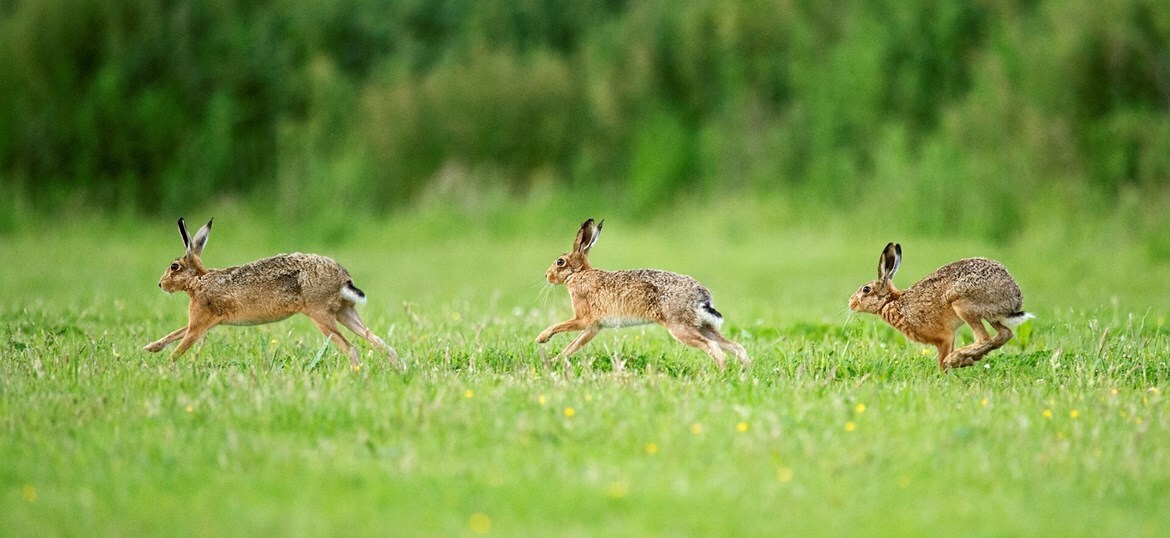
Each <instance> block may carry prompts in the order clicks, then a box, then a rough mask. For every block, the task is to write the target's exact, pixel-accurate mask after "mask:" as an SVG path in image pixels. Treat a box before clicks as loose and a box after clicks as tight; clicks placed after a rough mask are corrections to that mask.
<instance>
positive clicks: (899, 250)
mask: <svg viewBox="0 0 1170 538" xmlns="http://www.w3.org/2000/svg"><path fill="white" fill-rule="evenodd" d="M894 252H897V253H898V254H899V255H901V254H902V244H901V243H894Z"/></svg>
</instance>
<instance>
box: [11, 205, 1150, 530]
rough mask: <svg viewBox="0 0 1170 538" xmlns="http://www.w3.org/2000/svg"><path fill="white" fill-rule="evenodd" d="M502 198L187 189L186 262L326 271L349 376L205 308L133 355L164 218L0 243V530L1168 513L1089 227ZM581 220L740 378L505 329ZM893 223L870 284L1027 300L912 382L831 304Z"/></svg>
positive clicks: (689, 354)
mask: <svg viewBox="0 0 1170 538" xmlns="http://www.w3.org/2000/svg"><path fill="white" fill-rule="evenodd" d="M521 209H526V210H532V211H534V212H535V213H536V216H532V215H527V214H517V213H516V211H517V210H516V208H501V209H499V210H484V211H471V212H470V213H469V214H464V215H462V216H461V215H460V214H448V213H445V212H443V211H441V210H438V209H432V210H426V211H421V212H419V213H416V214H412V215H407V216H402V217H399V218H396V219H392V220H387V221H362V222H355V223H349V224H348V225H346V224H345V223H339V224H338V225H337V226H335V227H333V228H330V227H328V226H324V227H314V228H310V227H308V226H303V227H298V225H297V224H296V223H280V222H265V221H264V220H263V219H260V218H259V217H257V216H255V215H252V214H249V213H248V212H247V211H243V210H239V209H236V208H233V207H231V206H227V207H220V208H217V209H216V213H215V216H216V223H217V226H216V230H215V232H214V233H213V235H212V237H211V240H210V243H209V245H208V247H207V250H206V255H205V256H206V257H205V261H206V262H207V263H208V265H209V266H212V267H222V266H227V265H232V264H236V263H241V262H245V261H248V260H251V259H255V258H258V257H262V256H265V255H269V254H273V253H276V252H279V251H291V250H302V251H315V252H319V253H322V254H327V255H330V256H333V257H335V258H336V259H338V260H339V261H341V262H342V263H343V264H345V265H346V266H347V267H348V268H349V269H350V271H351V273H352V274H353V275H354V277H355V281H356V282H357V284H358V285H359V286H360V287H361V288H362V289H364V290H365V291H366V292H367V294H368V295H369V298H370V299H369V302H368V304H367V305H366V306H365V307H364V308H363V316H364V317H365V319H366V322H367V325H369V326H370V327H371V328H372V329H374V330H375V331H377V332H379V333H380V334H382V335H383V336H385V337H386V339H387V341H388V342H389V343H391V344H392V345H394V346H395V347H396V348H397V349H398V351H399V352H400V353H401V354H402V355H403V356H404V357H405V358H407V360H409V361H410V366H411V370H410V372H409V373H408V374H406V375H399V374H397V373H396V372H395V371H394V370H393V368H391V367H390V366H389V365H387V364H385V363H383V362H380V361H379V360H377V358H376V355H374V354H373V353H372V351H370V350H369V347H368V346H365V345H362V349H363V351H364V353H365V355H364V356H365V359H366V361H367V362H366V365H365V367H363V368H362V369H361V370H360V371H357V372H354V371H351V369H350V368H349V366H348V361H347V360H346V359H345V358H344V357H343V356H342V355H341V354H340V353H338V352H337V351H336V350H335V349H334V348H332V347H329V348H326V349H325V352H324V354H320V355H319V353H320V351H321V349H322V345H323V344H324V339H323V337H321V336H320V335H319V334H318V333H317V332H316V330H315V329H314V328H313V327H312V324H311V323H310V322H309V321H308V320H307V319H306V318H304V317H296V318H292V319H290V320H288V321H285V322H282V323H279V324H272V325H265V326H259V327H245V328H238V327H221V328H216V329H214V330H212V331H211V332H210V333H209V335H208V337H207V339H206V342H205V344H204V345H203V346H202V348H197V351H196V350H193V352H192V353H190V354H188V355H187V356H185V357H183V358H182V359H180V360H179V361H177V362H175V363H171V362H170V361H169V360H168V359H167V358H166V356H165V355H155V354H148V353H145V352H142V351H140V349H141V347H142V346H143V345H145V344H146V343H147V342H149V341H151V340H153V339H155V338H158V337H159V336H161V335H163V334H165V333H166V332H168V331H170V330H173V329H174V328H177V327H179V326H181V325H182V324H183V323H184V322H185V312H186V298H185V296H182V295H177V296H168V295H165V294H163V293H162V292H160V291H159V290H158V289H157V287H156V286H155V282H156V281H157V278H158V276H159V275H160V274H161V272H162V270H163V269H164V268H165V266H166V264H167V263H168V262H169V261H170V259H171V258H172V257H174V256H175V255H177V254H178V253H179V252H180V247H181V245H180V242H179V238H178V234H177V233H176V231H175V229H174V224H173V222H172V221H171V220H169V219H167V220H164V221H159V222H148V221H146V220H134V219H131V220H103V219H93V218H86V217H81V218H78V219H77V220H74V221H66V222H60V223H54V224H53V225H52V226H49V225H45V226H38V227H35V229H29V230H27V231H25V232H21V233H18V234H15V235H8V236H3V237H0V250H2V251H3V253H4V259H5V260H6V263H5V264H3V266H2V268H0V291H2V294H0V345H2V346H3V347H2V351H3V359H2V360H0V436H2V438H3V439H4V442H3V443H0V535H13V536H28V535H94V534H96V535H143V534H155V535H157V534H167V535H225V534H226V535H249V534H253V535H254V534H264V535H345V534H354V535H387V534H390V535H425V536H433V535H447V536H451V535H454V536H459V535H471V534H475V533H476V532H477V531H484V530H487V531H488V532H489V533H490V534H496V535H680V534H684V535H776V534H788V535H805V534H837V535H844V534H849V535H855V534H867V535H906V534H911V535H944V534H945V535H955V534H958V535H1038V534H1044V535H1058V536H1059V535H1086V536H1099V535H1124V536H1163V535H1165V534H1166V533H1167V532H1170V516H1167V515H1166V514H1170V414H1168V413H1167V411H1170V400H1168V399H1167V396H1166V391H1167V390H1170V387H1168V386H1167V385H1168V383H1167V381H1168V379H1170V365H1168V364H1167V357H1170V339H1168V334H1170V326H1167V324H1166V315H1167V313H1168V311H1167V309H1166V307H1165V305H1166V304H1167V301H1168V300H1170V290H1168V289H1167V288H1166V286H1165V282H1170V266H1167V265H1166V264H1165V263H1155V262H1150V261H1148V260H1147V259H1146V254H1145V251H1144V250H1143V247H1142V246H1141V245H1140V244H1136V243H1131V242H1128V241H1126V240H1125V239H1124V237H1122V238H1121V239H1118V237H1119V236H1118V235H1116V234H1115V233H1114V232H1116V230H1112V229H1110V228H1109V225H1108V224H1104V223H1099V224H1097V225H1094V226H1099V227H1098V228H1096V229H1093V228H1092V226H1090V225H1084V230H1089V231H1091V232H1092V233H1080V231H1079V230H1080V229H1077V228H1073V229H1068V228H1062V227H1060V226H1058V225H1057V223H1054V225H1053V226H1052V227H1051V228H1039V227H1038V228H1034V229H1031V230H1029V231H1026V232H1024V235H1022V236H1021V237H1020V238H1019V239H1018V240H1017V241H1014V242H1012V243H1011V244H1008V245H990V244H983V243H979V242H973V241H952V240H948V239H946V238H940V237H916V236H912V235H906V234H904V233H901V231H900V230H899V229H898V228H897V227H896V225H894V224H889V225H886V224H877V225H874V224H870V223H866V222H860V220H861V219H857V218H853V217H841V216H836V217H834V216H831V215H830V216H825V215H821V216H820V218H816V219H813V218H811V216H810V215H804V214H801V213H800V212H799V211H795V210H793V209H791V208H786V206H785V205H784V204H776V203H769V202H765V201H756V202H746V201H742V200H740V201H737V202H735V203H732V202H730V201H729V202H726V203H725V204H724V205H717V206H716V207H714V208H708V209H707V210H704V211H692V209H691V208H686V207H683V208H680V209H678V210H677V211H675V212H673V213H669V214H667V215H664V216H662V217H658V218H653V219H645V220H639V221H635V220H633V219H629V218H624V217H621V216H616V217H615V216H610V215H606V214H604V211H601V210H599V208H598V207H585V208H580V209H579V210H577V211H574V212H573V213H572V214H571V216H569V217H560V218H555V219H554V218H551V217H549V213H550V211H543V210H541V209H540V208H530V207H526V208H521ZM582 211H592V212H593V214H592V215H587V214H585V213H581V212H582ZM579 213H580V214H579ZM206 216H210V215H193V214H192V215H186V217H187V218H188V220H190V221H191V222H199V221H201V220H202V219H204V218H206ZM585 216H597V217H608V220H607V223H606V224H607V225H606V228H605V233H604V234H603V236H602V238H601V239H600V241H599V243H598V245H597V247H596V248H595V249H594V253H593V256H592V259H593V261H594V263H595V265H598V266H600V267H603V268H611V269H616V268H627V267H640V266H651V267H659V268H665V269H672V270H676V271H680V272H686V273H690V274H692V275H694V276H696V277H698V278H699V279H700V280H702V281H703V282H704V283H706V284H707V285H708V287H710V288H711V289H712V291H713V293H714V296H715V302H716V305H717V306H718V307H719V308H720V310H721V311H723V313H724V314H725V315H726V317H727V324H726V325H725V328H726V329H727V331H726V332H727V333H728V334H729V335H730V336H732V337H733V338H735V339H737V340H739V341H741V342H742V343H744V344H745V345H746V346H747V349H748V351H749V353H750V354H751V355H752V357H753V358H754V361H755V362H754V364H753V366H752V367H751V368H750V369H748V370H747V371H744V372H740V371H738V370H737V369H735V368H730V369H729V370H728V371H725V372H720V371H717V370H716V369H715V368H714V367H713V365H712V363H711V361H710V359H709V358H708V357H707V356H706V355H704V354H702V353H700V352H698V351H696V350H693V349H689V348H686V347H684V346H682V345H680V344H677V343H675V342H674V341H672V340H671V339H670V338H669V336H667V335H666V333H665V331H664V330H662V329H660V328H656V327H641V328H632V329H625V330H621V331H606V332H603V333H602V334H601V335H600V336H599V337H598V338H597V339H596V340H595V341H594V342H593V343H592V344H590V345H589V346H587V347H586V348H585V349H584V350H583V352H582V353H580V354H578V355H576V356H575V357H574V358H573V360H572V364H573V367H572V370H571V371H569V372H567V373H565V372H563V371H562V370H561V369H560V367H559V366H556V365H551V366H550V365H549V364H548V356H549V355H551V354H552V353H555V352H556V351H557V350H559V349H560V347H562V346H564V345H566V344H567V343H568V341H569V338H570V337H569V336H565V335H560V336H557V337H555V338H554V340H553V341H552V343H551V344H550V346H548V348H547V349H546V350H542V349H541V347H540V346H538V345H537V344H535V343H534V342H533V339H534V338H535V336H536V334H538V333H539V332H540V330H542V329H543V328H544V327H546V326H547V325H549V324H551V323H553V322H555V321H560V320H562V319H566V318H567V317H568V316H569V315H570V309H569V301H568V297H567V293H566V292H565V291H564V289H563V288H554V289H552V290H551V293H545V292H544V291H543V290H544V287H543V286H542V284H541V283H542V275H543V272H544V270H545V268H546V267H547V265H548V263H549V262H550V261H551V260H552V259H553V258H554V257H555V255H557V254H559V253H560V252H562V251H563V250H565V249H567V248H568V247H569V245H570V243H571V240H572V236H573V233H574V232H575V229H576V227H577V226H578V225H579V223H580V221H581V220H583V218H584V217H585ZM342 232H344V233H342ZM891 239H895V240H899V241H901V242H902V244H903V247H904V248H905V261H904V264H903V266H902V268H901V271H900V273H899V278H898V283H899V284H900V285H902V286H908V285H909V284H910V283H912V282H913V281H914V280H916V279H917V278H919V277H921V276H923V275H925V274H926V273H928V272H929V271H930V270H932V269H933V268H934V267H935V266H937V265H940V264H941V263H943V262H945V261H948V260H950V259H953V258H956V257H961V256H964V255H987V256H991V257H995V258H998V259H1000V260H1002V261H1003V262H1005V264H1007V266H1008V267H1009V269H1010V270H1011V271H1012V272H1013V274H1014V275H1015V276H1016V277H1017V279H1018V280H1019V281H1020V283H1021V286H1022V287H1023V289H1024V294H1025V307H1026V308H1027V309H1028V310H1030V311H1032V312H1035V313H1036V314H1037V315H1038V318H1037V319H1036V320H1034V321H1032V322H1031V323H1030V325H1027V326H1025V328H1026V330H1024V331H1022V332H1021V335H1020V337H1018V338H1017V339H1016V340H1014V341H1013V342H1011V343H1010V344H1009V345H1008V346H1007V347H1005V348H1003V349H1002V350H1000V351H998V352H996V353H995V354H993V355H992V356H991V357H990V359H989V360H988V361H986V362H985V363H984V364H985V365H986V367H984V366H983V365H980V366H978V367H975V368H969V369H965V370H960V371H955V372H952V373H950V374H940V373H939V372H937V371H936V370H935V366H934V365H935V358H934V356H933V354H932V353H933V351H932V350H928V351H929V353H930V354H924V353H923V349H924V346H919V345H917V344H913V343H909V342H907V341H906V340H905V339H904V338H903V337H901V336H900V335H898V334H897V333H896V332H894V331H893V330H892V329H890V328H888V327H886V326H884V325H883V324H882V323H881V322H880V320H879V319H877V318H876V317H871V316H853V317H852V318H850V317H847V316H846V315H845V314H844V310H845V309H844V303H845V300H846V299H847V297H848V296H849V294H850V293H852V291H853V290H854V289H855V287H856V286H858V285H860V284H861V283H862V282H863V281H865V280H867V279H869V278H872V273H873V272H874V271H875V267H876V258H877V256H878V253H879V251H880V249H881V247H882V246H884V244H885V242H886V241H888V240H891ZM1102 252H1108V255H1105V256H1103V255H1102ZM961 337H962V338H966V339H969V338H970V333H969V331H964V332H962V333H961ZM546 352H547V353H546ZM318 356H319V357H320V360H316V359H317V358H318ZM570 410H571V411H570ZM570 415H571V416H570Z"/></svg>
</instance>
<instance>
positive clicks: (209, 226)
mask: <svg viewBox="0 0 1170 538" xmlns="http://www.w3.org/2000/svg"><path fill="white" fill-rule="evenodd" d="M214 221H215V217H211V218H210V219H207V227H208V228H211V223H212V222H214Z"/></svg>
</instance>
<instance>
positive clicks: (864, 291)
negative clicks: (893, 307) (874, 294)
mask: <svg viewBox="0 0 1170 538" xmlns="http://www.w3.org/2000/svg"><path fill="white" fill-rule="evenodd" d="M871 291H873V290H871V289H869V286H862V287H861V293H869V292H871Z"/></svg>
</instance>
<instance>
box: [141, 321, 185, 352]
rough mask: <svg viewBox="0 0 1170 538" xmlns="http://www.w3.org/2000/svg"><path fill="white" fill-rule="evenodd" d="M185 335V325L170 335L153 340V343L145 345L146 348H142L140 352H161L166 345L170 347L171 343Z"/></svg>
mask: <svg viewBox="0 0 1170 538" xmlns="http://www.w3.org/2000/svg"><path fill="white" fill-rule="evenodd" d="M185 334H187V326H186V325H184V326H182V327H180V328H178V329H176V330H175V331H174V332H172V333H171V334H168V335H166V336H164V337H162V338H159V339H158V340H155V341H154V342H151V343H149V344H147V345H146V347H144V348H142V350H143V351H149V352H151V353H157V352H159V351H162V350H163V348H164V347H167V346H168V345H170V343H171V342H174V341H175V340H178V339H180V338H182V337H183V335H185Z"/></svg>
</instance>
